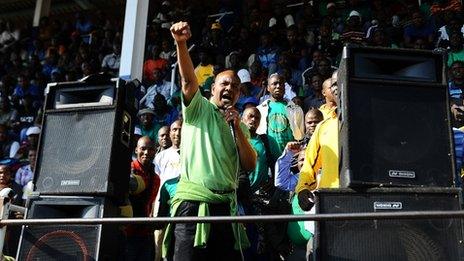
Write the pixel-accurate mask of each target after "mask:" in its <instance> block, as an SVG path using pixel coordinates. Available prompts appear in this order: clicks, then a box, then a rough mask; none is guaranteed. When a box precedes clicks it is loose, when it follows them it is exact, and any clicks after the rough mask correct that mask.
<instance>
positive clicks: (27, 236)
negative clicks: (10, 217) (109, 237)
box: [18, 225, 100, 261]
mask: <svg viewBox="0 0 464 261" xmlns="http://www.w3.org/2000/svg"><path fill="white" fill-rule="evenodd" d="M99 229H100V226H86V225H78V226H77V225H66V226H56V225H53V226H40V227H39V226H29V227H25V228H24V232H23V238H22V240H23V241H22V245H21V251H20V253H19V256H18V260H25V261H32V260H63V261H73V260H76V261H81V260H82V261H91V260H96V259H97V256H96V251H95V246H96V245H97V240H98V239H99Z"/></svg>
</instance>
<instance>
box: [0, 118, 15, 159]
mask: <svg viewBox="0 0 464 261" xmlns="http://www.w3.org/2000/svg"><path fill="white" fill-rule="evenodd" d="M18 150H19V143H18V142H17V141H14V140H12V139H11V138H10V135H9V133H8V127H7V126H6V125H3V124H0V159H8V158H10V159H14V158H16V156H17V153H18Z"/></svg>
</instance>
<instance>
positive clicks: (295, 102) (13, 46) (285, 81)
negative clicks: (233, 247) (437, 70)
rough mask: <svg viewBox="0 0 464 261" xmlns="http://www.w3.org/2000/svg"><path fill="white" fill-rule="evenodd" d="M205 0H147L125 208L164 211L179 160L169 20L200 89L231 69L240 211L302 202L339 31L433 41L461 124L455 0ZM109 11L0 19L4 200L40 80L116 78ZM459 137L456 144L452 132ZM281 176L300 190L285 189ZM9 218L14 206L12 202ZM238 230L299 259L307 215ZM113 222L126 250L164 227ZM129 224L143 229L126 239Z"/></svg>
mask: <svg viewBox="0 0 464 261" xmlns="http://www.w3.org/2000/svg"><path fill="white" fill-rule="evenodd" d="M212 2H214V3H213V4H211V3H210V4H206V3H203V2H202V1H183V0H171V1H156V2H154V3H151V6H150V8H151V9H152V11H151V12H149V13H150V17H149V21H150V22H149V24H148V26H147V34H146V49H145V57H146V59H145V62H144V64H143V78H142V79H140V81H141V85H140V90H138V93H139V95H138V98H139V104H140V108H139V111H138V114H137V117H138V122H137V126H136V128H135V133H134V134H135V136H136V137H138V138H140V137H143V138H141V139H139V140H138V143H137V145H136V147H135V148H134V151H135V153H134V155H133V159H134V161H133V162H132V169H133V171H132V174H131V177H132V179H131V182H133V184H135V185H134V186H135V187H134V189H132V188H131V193H132V194H133V195H131V197H130V199H131V200H133V201H134V202H135V201H137V203H134V202H131V203H132V204H134V205H137V208H135V207H134V213H133V214H134V216H150V215H154V216H157V215H158V216H168V215H170V207H169V204H170V201H171V199H173V198H174V195H175V192H176V185H177V182H178V180H179V176H180V173H181V159H180V155H179V151H180V150H181V148H180V147H181V144H183V143H181V129H182V127H183V124H184V123H183V121H182V119H183V118H184V115H182V114H183V109H182V102H181V96H182V88H181V86H182V85H183V84H184V83H183V82H182V79H180V78H179V76H178V73H177V72H176V73H175V74H174V75H175V77H174V78H171V70H172V69H173V68H174V67H173V66H172V65H173V64H174V63H175V62H176V61H177V54H178V52H177V51H176V45H175V42H174V41H173V37H172V36H171V26H173V24H175V22H176V21H188V22H189V24H190V30H191V36H192V37H191V38H190V39H189V45H190V44H195V48H194V49H193V50H192V51H191V52H190V56H191V57H192V61H193V66H194V73H195V76H196V80H197V82H198V85H199V87H200V88H199V90H200V92H201V95H203V96H204V97H206V98H208V99H209V98H211V95H212V93H214V90H213V89H214V84H215V82H214V80H215V77H216V76H218V75H221V73H222V72H224V71H228V70H232V71H233V72H235V73H236V75H237V76H238V79H239V83H238V84H239V88H240V93H239V97H238V101H237V103H236V106H235V107H236V108H235V109H236V110H237V112H238V113H239V114H240V117H241V120H242V123H243V124H244V125H245V126H246V127H247V132H249V136H248V138H249V142H250V144H251V146H252V148H253V149H254V150H255V153H256V155H257V158H256V167H255V168H254V169H253V170H252V171H247V172H245V171H242V172H240V173H239V175H238V176H239V178H238V180H239V182H238V183H239V185H238V190H237V198H238V199H237V200H238V202H239V207H238V212H239V213H240V214H242V215H246V214H287V213H295V214H299V213H304V211H305V203H306V204H309V205H310V203H311V202H308V201H305V200H301V198H300V197H303V196H306V197H310V195H305V192H304V191H305V189H304V187H305V186H304V184H299V182H298V178H299V177H298V175H299V172H300V170H302V171H309V170H308V169H309V168H310V167H309V166H305V164H304V161H305V156H306V157H308V156H309V157H315V156H314V155H309V154H308V153H306V155H305V153H304V150H305V148H306V145H307V144H308V143H309V141H310V140H311V136H312V135H313V133H316V135H321V130H320V129H322V128H328V127H327V126H329V125H330V124H332V123H331V122H332V121H333V119H335V120H336V112H335V109H336V106H337V98H336V96H334V93H333V85H334V83H336V79H335V80H334V76H333V74H334V72H336V69H337V66H338V62H339V61H340V57H341V53H342V48H343V46H344V45H345V44H349V43H350V44H355V45H363V46H376V47H387V48H414V49H427V50H433V49H441V50H444V51H445V52H446V54H447V61H446V63H447V64H446V65H447V67H448V77H449V91H450V97H451V99H450V101H451V108H450V109H451V112H452V114H451V115H452V124H453V127H455V128H454V131H455V133H461V134H462V135H461V136H459V137H464V132H463V131H462V130H460V129H459V128H460V127H463V126H464V102H463V101H464V95H463V91H464V25H463V20H462V19H463V18H464V17H463V13H462V11H463V10H462V6H461V4H460V1H455V0H451V1H421V5H420V6H418V3H417V2H416V1H407V0H403V1H402V0H396V1H389V4H388V5H385V4H384V3H382V2H383V1H380V0H371V1H363V0H346V1H341V0H337V1H330V0H329V1H309V2H308V1H303V2H302V3H301V4H299V3H296V4H295V5H292V4H289V1H279V0H274V1H273V0H256V1H226V0H224V1H217V2H215V1H212ZM153 10H154V11H153ZM224 12H231V13H227V14H225V15H221V13H224ZM211 14H218V15H216V16H212V17H210V16H208V15H211ZM123 21H124V20H123V19H122V18H121V17H118V18H115V17H114V16H112V15H111V14H109V13H105V12H104V11H100V10H95V11H92V12H90V13H78V14H76V15H75V16H73V19H66V20H62V19H60V18H59V17H42V18H41V20H40V24H39V26H38V27H31V28H24V27H22V26H20V25H19V24H16V25H15V24H13V22H11V21H0V159H1V160H0V185H2V186H3V187H8V186H9V187H11V188H13V189H14V190H15V191H16V194H17V197H16V199H15V203H16V204H19V205H22V204H24V199H26V197H27V194H28V193H30V191H31V187H32V185H31V181H32V180H33V176H34V165H35V158H36V153H37V149H38V148H37V144H38V137H39V135H40V132H41V115H42V105H43V102H44V98H45V96H44V90H45V88H46V85H47V84H48V83H50V82H62V81H75V80H78V79H80V78H83V77H85V76H88V75H91V74H95V73H99V72H105V73H108V74H111V75H113V76H115V77H117V76H118V70H119V65H120V56H121V42H122V24H123ZM335 78H336V77H335ZM171 81H174V82H175V83H174V84H173V85H172V84H171ZM231 98H232V97H227V96H226V97H225V98H224V99H231ZM213 99H214V97H213ZM194 100H195V98H192V102H193V101H194ZM320 122H323V124H319V125H318V123H320ZM316 126H319V127H316ZM324 126H325V127H324ZM63 128H64V129H65V128H66V126H63ZM145 136H146V137H145ZM456 137H458V136H456ZM460 139H461V140H456V142H455V143H456V145H459V146H461V145H462V144H464V142H463V141H464V140H463V139H464V138H460ZM188 142H191V141H190V140H189V141H188ZM310 146H311V145H310ZM458 155H461V156H462V148H461V150H460V154H458ZM316 158H317V157H316ZM459 162H462V161H459V160H458V163H459ZM218 164H219V163H218ZM319 164H320V162H319ZM324 164H325V163H324V162H322V166H323V165H324ZM311 167H314V166H311ZM459 171H460V166H459ZM311 173H312V172H311ZM313 174H314V176H317V174H315V173H313ZM317 182H318V183H317V184H316V185H314V184H313V185H312V186H310V187H314V186H319V187H324V186H325V187H334V186H336V185H334V184H335V183H336V182H338V181H333V180H332V181H329V182H328V183H324V181H322V182H321V181H320V180H318V181H317ZM319 182H320V183H319ZM331 182H332V183H331ZM334 182H335V183H334ZM142 183H143V184H144V186H143V189H140V187H141V186H137V185H140V184H142ZM298 187H300V189H298ZM295 189H297V191H298V192H303V193H299V194H295V192H294V191H295ZM23 192H24V193H23ZM218 193H219V192H218ZM23 194H24V195H23ZM300 194H301V196H300ZM299 198H300V199H299ZM299 201H300V202H299ZM307 207H308V209H310V208H311V207H310V206H307ZM11 218H22V216H21V215H20V214H19V213H14V214H12V216H11ZM246 231H247V234H248V238H249V242H248V243H249V244H248V246H250V247H249V248H247V249H246V250H245V251H244V257H245V259H246V260H301V259H304V258H305V256H306V255H307V254H308V253H309V252H310V250H311V248H310V247H307V246H310V245H311V244H310V243H309V244H308V242H311V237H312V234H311V232H310V231H311V228H309V227H308V225H305V224H304V222H294V223H275V224H269V223H267V224H250V225H248V226H247V230H246ZM16 232H17V231H16ZM127 234H128V238H129V237H130V236H134V235H135V236H139V237H137V238H136V239H135V241H134V242H135V243H134V242H133V244H130V243H128V244H127V245H128V250H127V253H126V254H127V260H139V259H140V260H150V259H152V258H154V257H155V255H156V258H157V259H158V260H159V259H160V258H161V248H162V239H163V235H164V229H162V228H159V229H158V230H156V235H155V237H154V239H153V231H151V230H146V228H142V229H137V228H135V229H128V231H127ZM10 235H11V238H10V239H9V240H8V244H6V246H5V248H4V253H5V255H9V256H15V251H16V247H17V244H15V240H17V237H16V236H15V235H14V233H10ZM140 236H143V237H145V238H146V239H147V241H146V242H145V241H144V243H143V244H140V242H141V241H139V240H140ZM16 242H17V241H16ZM153 243H154V244H155V245H156V251H155V248H153V247H152V246H153ZM307 252H308V253H307ZM141 253H143V255H142V256H140V255H141Z"/></svg>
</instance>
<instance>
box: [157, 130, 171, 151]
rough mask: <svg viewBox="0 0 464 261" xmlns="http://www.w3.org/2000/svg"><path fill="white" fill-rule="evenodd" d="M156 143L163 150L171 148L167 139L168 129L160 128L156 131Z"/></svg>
mask: <svg viewBox="0 0 464 261" xmlns="http://www.w3.org/2000/svg"><path fill="white" fill-rule="evenodd" d="M158 143H159V145H160V146H161V148H163V149H166V148H169V147H170V146H171V139H170V138H169V128H161V129H160V130H159V131H158Z"/></svg>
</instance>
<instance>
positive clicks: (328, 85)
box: [319, 78, 337, 120]
mask: <svg viewBox="0 0 464 261" xmlns="http://www.w3.org/2000/svg"><path fill="white" fill-rule="evenodd" d="M322 95H323V96H324V99H325V103H324V104H322V105H321V107H319V110H320V111H321V112H322V115H324V120H325V119H327V118H330V115H331V113H332V112H333V111H334V110H335V108H337V98H336V97H335V95H334V94H333V92H332V78H328V79H326V80H325V81H324V83H322Z"/></svg>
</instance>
